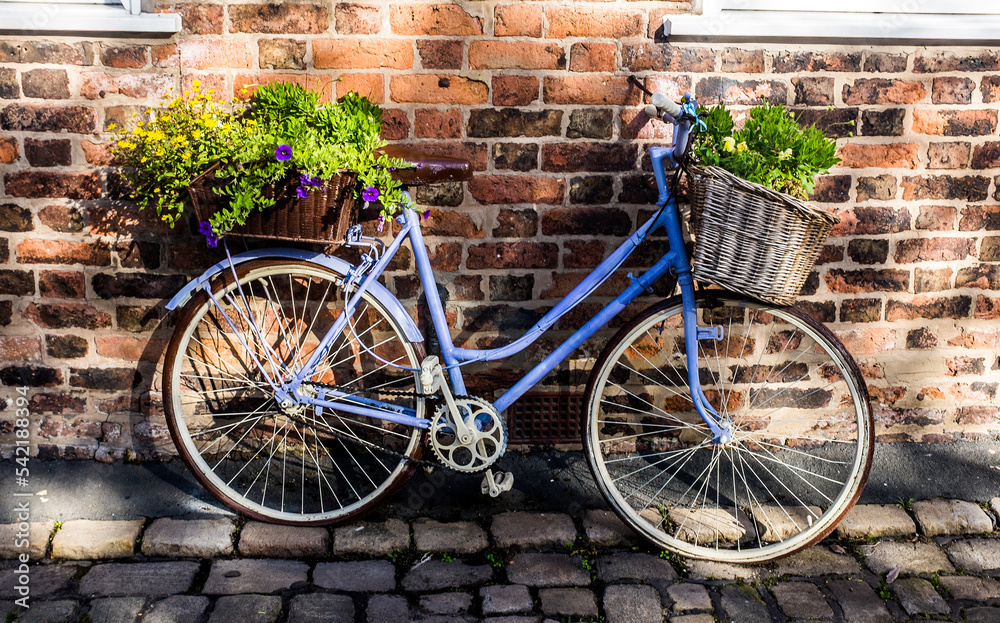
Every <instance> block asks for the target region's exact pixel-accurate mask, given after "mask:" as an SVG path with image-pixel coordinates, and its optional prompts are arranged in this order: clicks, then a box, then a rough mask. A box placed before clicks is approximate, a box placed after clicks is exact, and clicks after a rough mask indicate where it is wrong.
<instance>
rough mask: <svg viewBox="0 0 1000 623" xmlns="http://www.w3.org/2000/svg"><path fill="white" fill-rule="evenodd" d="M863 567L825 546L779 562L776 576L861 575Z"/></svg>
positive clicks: (813, 548) (812, 548)
mask: <svg viewBox="0 0 1000 623" xmlns="http://www.w3.org/2000/svg"><path fill="white" fill-rule="evenodd" d="M860 572H861V565H860V564H858V561H857V560H855V559H854V558H852V557H851V556H848V555H847V554H838V553H836V552H833V551H831V550H830V549H829V548H827V547H826V546H823V545H817V546H815V547H810V548H808V549H805V550H803V551H801V552H798V553H795V554H792V555H791V556H788V557H787V558H782V559H781V560H779V561H778V565H777V568H776V569H775V574H776V575H779V576H782V575H792V576H800V577H809V576H816V575H847V574H850V573H860Z"/></svg>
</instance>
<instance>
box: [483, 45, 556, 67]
mask: <svg viewBox="0 0 1000 623" xmlns="http://www.w3.org/2000/svg"><path fill="white" fill-rule="evenodd" d="M469 67H470V68H472V69H564V68H565V67H566V53H565V52H564V51H563V49H562V48H561V47H559V46H558V45H556V44H554V43H536V42H533V41H473V42H472V43H471V44H469Z"/></svg>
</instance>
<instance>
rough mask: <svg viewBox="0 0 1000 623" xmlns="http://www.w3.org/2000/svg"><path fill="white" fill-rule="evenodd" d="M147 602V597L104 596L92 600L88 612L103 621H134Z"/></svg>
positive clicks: (108, 622) (94, 619) (92, 617)
mask: <svg viewBox="0 0 1000 623" xmlns="http://www.w3.org/2000/svg"><path fill="white" fill-rule="evenodd" d="M145 603H146V598H145V597H102V598H100V599H95V600H93V601H91V602H90V610H88V611H87V614H89V615H90V620H91V621H100V622H101V623H133V622H134V621H135V617H137V616H139V611H140V610H142V606H143V605H144V604H145Z"/></svg>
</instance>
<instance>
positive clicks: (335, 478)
mask: <svg viewBox="0 0 1000 623" xmlns="http://www.w3.org/2000/svg"><path fill="white" fill-rule="evenodd" d="M237 275H238V277H237V278H234V277H233V276H232V274H231V272H230V271H227V272H226V273H224V274H223V275H222V277H221V278H220V279H219V280H218V282H217V283H215V284H214V285H213V288H212V291H213V296H214V297H215V300H216V301H218V305H217V304H216V303H215V302H213V301H212V300H211V299H210V298H209V297H208V296H207V295H205V294H204V293H202V294H200V295H199V296H196V297H195V298H193V299H192V300H191V301H190V302H189V303H188V305H187V306H186V307H185V308H184V310H183V312H182V313H181V315H180V320H179V322H178V326H177V329H176V330H175V332H174V335H173V338H172V339H171V341H170V345H169V348H168V350H167V357H166V363H165V366H164V406H165V409H166V415H167V424H168V426H169V428H170V434H171V436H172V437H173V440H174V443H175V444H176V446H177V450H178V452H179V454H180V456H181V458H182V459H183V460H184V462H185V463H186V464H187V465H188V467H189V468H190V469H191V471H192V472H193V473H194V475H195V477H196V478H197V479H198V480H199V482H201V484H202V485H204V486H205V487H206V488H207V489H208V490H209V491H211V492H212V493H213V494H214V495H215V496H216V497H217V498H218V499H219V500H220V501H222V502H223V503H225V504H226V505H227V506H229V507H230V508H232V509H234V510H236V511H238V512H241V513H243V514H245V515H248V516H250V517H253V518H256V519H260V520H263V521H270V522H275V523H285V524H300V525H301V524H329V523H335V522H338V521H343V520H346V519H349V518H351V517H354V516H357V515H359V514H361V513H363V512H365V511H367V510H369V509H371V508H373V507H374V506H376V505H377V504H378V503H379V502H380V501H381V499H383V498H384V497H385V496H386V495H388V494H390V493H391V492H392V491H394V490H395V489H396V488H397V487H398V486H400V485H401V484H402V483H403V482H405V481H406V479H407V478H408V476H409V475H410V473H411V472H412V470H413V465H414V464H413V462H411V461H408V460H407V459H408V458H417V457H418V456H419V454H420V448H421V438H422V432H423V431H422V429H418V428H413V427H407V426H403V425H400V424H394V423H391V422H389V421H387V420H382V419H379V418H370V417H362V416H357V415H352V414H349V413H346V412H340V411H337V410H336V409H323V410H319V409H315V408H313V407H309V406H304V405H291V406H287V405H286V406H284V407H283V406H281V405H279V404H278V403H277V401H276V400H275V397H274V390H273V388H272V386H271V383H270V381H269V379H270V380H273V381H277V382H278V383H280V382H283V381H287V380H289V379H290V378H291V376H292V375H293V374H294V373H295V372H296V371H298V370H300V369H302V367H303V366H304V365H305V363H306V362H307V360H308V359H309V357H310V356H311V355H312V354H313V352H314V350H315V349H316V348H317V347H318V346H319V343H320V340H321V339H322V338H323V336H324V335H326V333H327V332H328V331H329V330H330V329H331V328H332V325H333V323H334V321H335V320H336V319H337V318H338V317H339V316H340V315H341V314H342V313H343V311H344V303H345V300H344V293H343V291H342V290H341V284H342V278H341V276H340V275H338V274H336V273H334V272H332V271H329V270H327V269H325V268H323V267H321V266H317V265H315V264H310V263H307V262H296V261H290V260H278V261H274V260H267V261H258V262H251V263H248V264H244V265H240V266H238V267H237ZM419 347H420V344H414V343H411V342H410V341H409V340H408V339H407V338H406V335H405V333H404V332H403V330H402V329H401V327H400V326H399V324H398V323H397V322H396V320H395V319H394V318H393V316H392V314H390V313H389V312H388V311H387V310H386V309H385V308H384V307H383V306H382V305H381V304H380V303H379V302H378V300H376V299H375V298H374V297H371V296H369V295H365V296H364V298H363V300H362V302H361V304H360V305H359V306H358V308H357V310H356V311H355V312H354V314H353V316H352V317H351V318H350V319H349V320H348V322H347V326H346V327H345V328H344V330H343V331H342V332H341V333H340V334H338V335H337V336H336V339H334V341H333V343H332V345H331V346H330V348H329V349H328V351H327V352H326V354H325V355H324V356H323V358H322V359H321V361H320V363H319V365H318V366H316V367H315V368H314V369H313V370H312V372H311V374H310V375H309V376H308V377H307V378H306V380H305V382H304V383H303V385H302V386H301V387H300V390H299V393H310V392H313V393H314V395H315V393H316V392H321V391H324V389H323V388H324V386H327V387H328V386H331V385H335V386H337V388H338V389H339V391H341V392H343V393H347V394H349V395H352V396H357V399H358V400H367V401H370V402H369V404H373V405H391V406H386V407H385V408H386V410H387V412H389V410H393V411H405V412H407V413H410V414H413V415H415V416H416V417H420V418H423V417H425V415H424V401H423V400H422V399H420V398H418V397H417V396H416V394H418V393H419V392H420V379H419V372H414V370H415V369H419V367H420V361H421V359H422V352H421V351H419V350H418V349H419Z"/></svg>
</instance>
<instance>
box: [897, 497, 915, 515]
mask: <svg viewBox="0 0 1000 623" xmlns="http://www.w3.org/2000/svg"><path fill="white" fill-rule="evenodd" d="M896 506H898V507H900V508H901V509H903V510H904V511H906V512H908V513H912V512H913V498H907V499H905V500H904V499H903V498H897V499H896Z"/></svg>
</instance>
